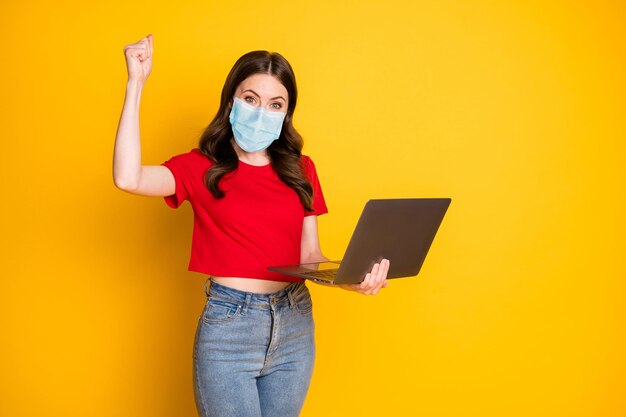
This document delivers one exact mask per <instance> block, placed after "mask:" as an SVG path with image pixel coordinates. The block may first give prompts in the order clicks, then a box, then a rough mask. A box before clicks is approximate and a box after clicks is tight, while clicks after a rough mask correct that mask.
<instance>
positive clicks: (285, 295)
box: [204, 276, 308, 308]
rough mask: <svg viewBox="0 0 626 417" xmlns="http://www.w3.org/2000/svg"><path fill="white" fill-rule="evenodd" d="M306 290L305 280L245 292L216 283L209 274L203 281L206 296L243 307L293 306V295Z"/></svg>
mask: <svg viewBox="0 0 626 417" xmlns="http://www.w3.org/2000/svg"><path fill="white" fill-rule="evenodd" d="M209 282H210V286H208V287H207V284H209ZM307 290H308V289H307V288H306V283H305V281H300V282H293V283H291V284H289V285H288V286H286V287H285V288H283V289H282V290H279V291H276V292H272V293H256V292H247V291H242V290H238V289H236V288H232V287H227V286H226V285H222V284H218V283H217V282H215V281H213V280H211V277H210V276H209V277H208V278H207V280H206V282H205V283H204V291H205V293H206V295H207V297H209V296H211V297H212V298H217V299H221V300H228V301H232V302H235V303H238V304H241V305H242V306H244V307H248V306H257V307H263V306H265V307H267V308H269V306H270V305H271V304H273V305H280V304H290V305H292V306H293V304H294V303H295V299H296V298H295V297H296V296H297V295H298V294H300V293H301V292H304V291H307Z"/></svg>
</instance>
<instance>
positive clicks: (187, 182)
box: [161, 149, 204, 208]
mask: <svg viewBox="0 0 626 417" xmlns="http://www.w3.org/2000/svg"><path fill="white" fill-rule="evenodd" d="M198 156H200V157H204V156H203V155H202V154H199V150H197V149H192V150H191V151H189V152H187V153H183V154H179V155H175V156H173V157H171V158H170V159H168V160H167V161H165V162H163V163H162V164H161V165H163V166H165V167H167V168H168V169H169V170H170V171H171V172H172V175H174V180H175V182H176V189H175V192H174V194H172V195H168V196H165V197H163V199H164V200H165V203H166V204H167V205H168V206H170V207H172V208H178V207H180V205H181V204H182V203H183V202H184V201H185V200H189V199H190V197H191V196H192V195H193V188H194V187H193V186H194V184H195V183H196V182H197V181H198V178H196V177H197V176H198V175H202V174H201V173H199V170H198V167H199V162H200V160H199V159H198Z"/></svg>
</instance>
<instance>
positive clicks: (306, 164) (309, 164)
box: [300, 155, 315, 170]
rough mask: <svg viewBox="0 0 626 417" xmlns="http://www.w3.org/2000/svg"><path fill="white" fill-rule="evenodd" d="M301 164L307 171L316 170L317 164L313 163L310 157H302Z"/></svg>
mask: <svg viewBox="0 0 626 417" xmlns="http://www.w3.org/2000/svg"><path fill="white" fill-rule="evenodd" d="M300 163H301V164H302V166H303V167H304V168H305V169H307V170H309V169H311V168H313V169H315V164H314V163H313V160H312V159H311V157H310V156H308V155H300Z"/></svg>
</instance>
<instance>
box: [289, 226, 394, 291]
mask: <svg viewBox="0 0 626 417" xmlns="http://www.w3.org/2000/svg"><path fill="white" fill-rule="evenodd" d="M328 260H329V259H328V258H327V257H326V256H324V255H323V254H322V250H321V248H320V241H319V235H318V232H317V216H306V217H305V218H304V224H303V225H302V244H301V249H300V263H308V262H322V261H328ZM388 271H389V261H388V260H387V259H383V260H382V262H381V263H380V264H375V265H374V267H373V268H372V271H371V272H370V273H368V274H367V275H366V276H365V279H364V280H363V281H362V282H361V283H359V284H339V285H332V284H323V283H320V282H317V281H316V283H317V284H320V285H324V286H326V287H339V288H343V289H344V290H348V291H356V292H358V293H360V294H364V295H370V294H371V295H376V294H377V293H378V291H379V290H380V289H381V288H387V285H388V283H387V272H388Z"/></svg>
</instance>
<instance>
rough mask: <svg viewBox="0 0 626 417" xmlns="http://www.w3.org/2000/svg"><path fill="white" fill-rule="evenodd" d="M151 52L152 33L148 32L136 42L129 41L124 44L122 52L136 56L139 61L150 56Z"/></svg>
mask: <svg viewBox="0 0 626 417" xmlns="http://www.w3.org/2000/svg"><path fill="white" fill-rule="evenodd" d="M153 52H154V46H153V41H152V34H149V35H148V36H146V37H145V38H141V39H140V40H139V41H138V42H136V43H131V44H128V45H126V46H124V54H125V55H127V56H131V57H133V58H137V59H138V60H139V61H140V62H143V61H145V60H146V59H148V58H150V57H151V56H152V53H153Z"/></svg>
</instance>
